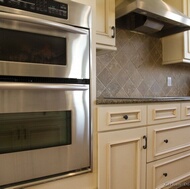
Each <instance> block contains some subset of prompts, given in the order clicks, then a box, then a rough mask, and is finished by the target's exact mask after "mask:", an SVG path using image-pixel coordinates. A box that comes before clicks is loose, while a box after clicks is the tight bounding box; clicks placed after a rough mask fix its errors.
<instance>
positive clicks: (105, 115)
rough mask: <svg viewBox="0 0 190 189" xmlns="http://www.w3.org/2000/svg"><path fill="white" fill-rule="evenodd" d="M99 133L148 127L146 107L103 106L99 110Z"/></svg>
mask: <svg viewBox="0 0 190 189" xmlns="http://www.w3.org/2000/svg"><path fill="white" fill-rule="evenodd" d="M97 122H98V131H106V130H116V129H123V128H133V127H139V126H144V125H146V106H143V105H142V106H141V105H140V106H132V105H131V106H127V105H124V106H101V107H98V108H97Z"/></svg>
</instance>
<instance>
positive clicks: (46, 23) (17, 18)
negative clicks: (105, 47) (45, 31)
mask: <svg viewBox="0 0 190 189" xmlns="http://www.w3.org/2000/svg"><path fill="white" fill-rule="evenodd" d="M0 19H3V20H11V21H19V22H27V23H32V24H40V25H44V26H47V27H54V28H55V29H60V30H63V31H68V32H71V33H72V32H73V33H79V34H87V32H86V30H84V29H79V28H76V27H73V26H69V25H66V24H60V23H57V22H53V21H49V20H45V19H41V18H33V17H29V16H25V15H17V14H16V15H15V14H10V13H5V12H0Z"/></svg>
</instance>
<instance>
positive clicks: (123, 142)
mask: <svg viewBox="0 0 190 189" xmlns="http://www.w3.org/2000/svg"><path fill="white" fill-rule="evenodd" d="M145 134H146V128H138V129H127V130H119V131H112V132H105V133H99V134H98V145H99V146H98V170H99V171H98V185H99V186H98V188H99V189H126V188H130V189H145V167H146V150H145V149H143V145H145V142H144V140H143V136H144V135H145Z"/></svg>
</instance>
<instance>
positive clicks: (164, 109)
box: [148, 103, 180, 124]
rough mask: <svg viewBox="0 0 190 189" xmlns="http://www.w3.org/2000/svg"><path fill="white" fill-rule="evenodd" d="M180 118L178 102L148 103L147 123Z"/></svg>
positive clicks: (164, 121)
mask: <svg viewBox="0 0 190 189" xmlns="http://www.w3.org/2000/svg"><path fill="white" fill-rule="evenodd" d="M178 120H180V103H164V104H156V105H155V104H154V105H148V124H157V123H167V122H171V121H178Z"/></svg>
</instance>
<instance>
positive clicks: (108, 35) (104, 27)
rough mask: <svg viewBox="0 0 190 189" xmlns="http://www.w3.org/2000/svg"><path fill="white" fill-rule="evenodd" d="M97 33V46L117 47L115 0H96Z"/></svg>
mask: <svg viewBox="0 0 190 189" xmlns="http://www.w3.org/2000/svg"><path fill="white" fill-rule="evenodd" d="M96 34H97V36H96V43H97V48H108V49H109V48H114V47H115V0H96ZM106 46H107V47H106Z"/></svg>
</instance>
